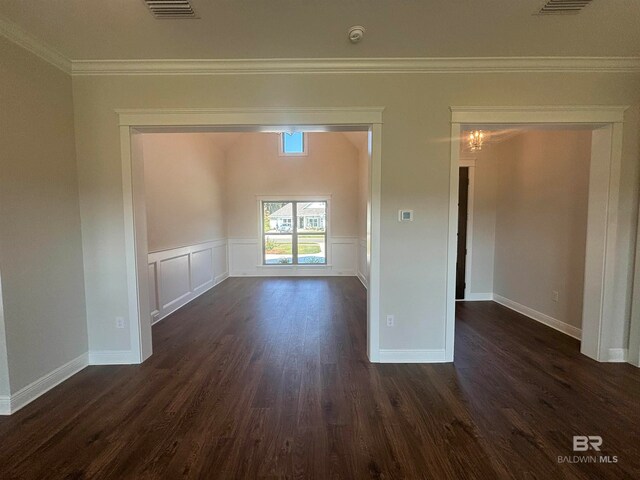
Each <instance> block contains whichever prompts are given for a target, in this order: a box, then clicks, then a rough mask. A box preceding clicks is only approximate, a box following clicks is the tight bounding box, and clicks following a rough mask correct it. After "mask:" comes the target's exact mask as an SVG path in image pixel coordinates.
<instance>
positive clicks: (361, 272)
mask: <svg viewBox="0 0 640 480" xmlns="http://www.w3.org/2000/svg"><path fill="white" fill-rule="evenodd" d="M367 267H368V265H367V239H366V238H359V239H358V278H359V279H360V281H361V282H362V284H363V285H364V288H368V285H369V274H368V272H369V269H368V268H367Z"/></svg>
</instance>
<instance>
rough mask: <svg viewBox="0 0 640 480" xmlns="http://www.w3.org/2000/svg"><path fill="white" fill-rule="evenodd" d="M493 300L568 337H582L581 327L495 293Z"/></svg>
mask: <svg viewBox="0 0 640 480" xmlns="http://www.w3.org/2000/svg"><path fill="white" fill-rule="evenodd" d="M493 300H494V301H495V302H497V303H499V304H500V305H503V306H505V307H507V308H510V309H511V310H514V311H516V312H518V313H521V314H522V315H525V316H526V317H529V318H531V319H533V320H535V321H537V322H540V323H542V324H544V325H546V326H547V327H551V328H553V329H555V330H558V331H559V332H562V333H564V334H565V335H569V336H570V337H573V338H575V339H578V340H580V339H581V338H582V330H581V329H579V328H577V327H574V326H573V325H569V324H568V323H565V322H563V321H561V320H558V319H557V318H553V317H550V316H549V315H545V314H544V313H541V312H538V311H537V310H534V309H533V308H529V307H527V306H525V305H522V304H520V303H518V302H514V301H513V300H509V299H508V298H505V297H503V296H501V295H498V294H495V293H494V294H493Z"/></svg>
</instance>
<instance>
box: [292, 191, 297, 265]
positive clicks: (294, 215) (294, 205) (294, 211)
mask: <svg viewBox="0 0 640 480" xmlns="http://www.w3.org/2000/svg"><path fill="white" fill-rule="evenodd" d="M291 211H292V218H291V223H292V224H293V230H292V234H293V238H292V245H291V255H292V256H293V258H292V259H291V263H292V264H294V265H297V264H298V202H291Z"/></svg>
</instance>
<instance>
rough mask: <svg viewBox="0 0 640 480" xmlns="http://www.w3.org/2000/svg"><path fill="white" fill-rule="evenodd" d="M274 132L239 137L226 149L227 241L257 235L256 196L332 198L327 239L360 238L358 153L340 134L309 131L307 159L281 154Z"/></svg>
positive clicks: (277, 136)
mask: <svg viewBox="0 0 640 480" xmlns="http://www.w3.org/2000/svg"><path fill="white" fill-rule="evenodd" d="M279 141H280V136H279V135H278V134H277V133H243V134H241V136H240V138H239V139H238V140H237V141H236V142H235V143H234V144H233V145H232V146H230V147H229V149H228V150H227V177H226V183H227V206H228V224H227V226H228V235H229V238H254V237H257V235H258V231H259V230H258V218H257V215H258V208H257V199H256V195H268V196H270V195H275V196H282V198H286V197H287V196H295V195H300V196H308V195H311V196H312V195H331V216H330V220H329V221H330V234H331V236H357V235H358V203H357V201H358V156H357V155H358V152H357V150H356V148H355V147H354V146H353V144H352V143H351V142H350V141H349V140H348V139H347V138H346V137H345V136H344V135H343V134H342V133H309V134H308V150H309V151H308V155H307V156H302V157H286V156H280V155H279V154H278V151H279Z"/></svg>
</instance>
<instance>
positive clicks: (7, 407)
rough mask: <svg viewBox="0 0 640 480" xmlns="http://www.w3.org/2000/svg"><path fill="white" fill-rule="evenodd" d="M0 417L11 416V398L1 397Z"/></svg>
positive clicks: (7, 396)
mask: <svg viewBox="0 0 640 480" xmlns="http://www.w3.org/2000/svg"><path fill="white" fill-rule="evenodd" d="M0 415H11V397H10V396H9V395H0Z"/></svg>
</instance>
